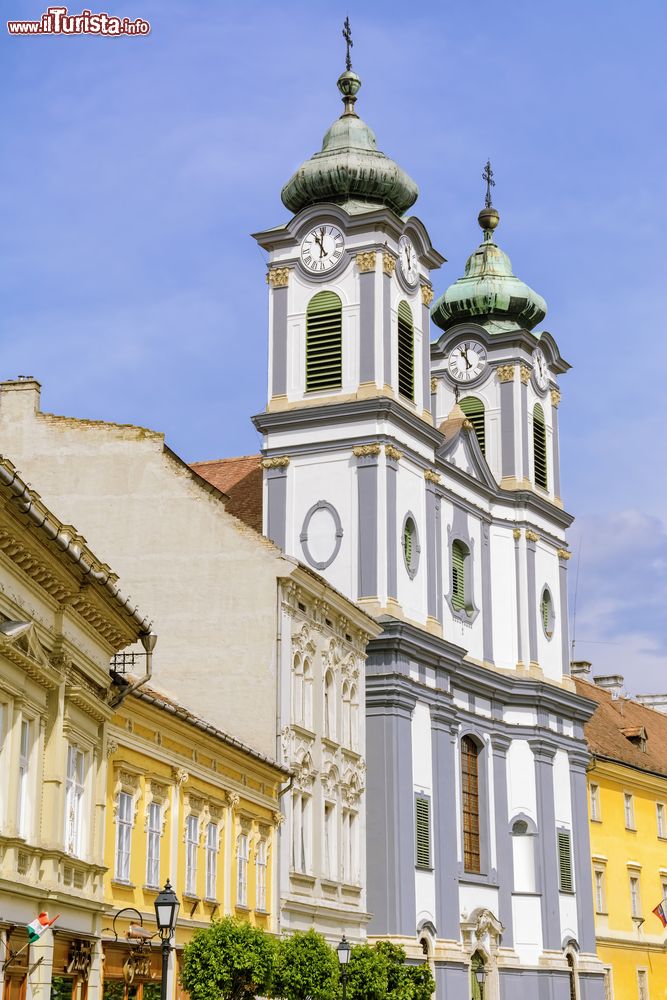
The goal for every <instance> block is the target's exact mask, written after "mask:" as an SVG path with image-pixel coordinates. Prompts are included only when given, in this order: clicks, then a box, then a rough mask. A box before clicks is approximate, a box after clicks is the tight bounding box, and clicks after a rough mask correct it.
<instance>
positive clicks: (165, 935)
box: [155, 879, 181, 1000]
mask: <svg viewBox="0 0 667 1000" xmlns="http://www.w3.org/2000/svg"><path fill="white" fill-rule="evenodd" d="M180 905H181V904H180V903H179V901H178V896H177V895H176V893H175V892H174V890H173V889H172V887H171V882H170V881H169V879H167V881H166V882H165V885H164V889H163V890H162V892H160V893H159V895H158V897H157V899H156V900H155V919H156V921H157V929H158V933H159V935H160V939H161V941H162V982H161V984H160V997H161V1000H167V977H168V975H169V952H170V951H171V937H172V934H173V933H174V928H175V926H176V921H177V919H178V911H179V909H180Z"/></svg>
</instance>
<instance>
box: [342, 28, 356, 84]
mask: <svg viewBox="0 0 667 1000" xmlns="http://www.w3.org/2000/svg"><path fill="white" fill-rule="evenodd" d="M343 38H344V39H345V44H346V46H347V52H346V53H345V68H346V69H347V70H348V72H349V71H350V70H351V69H352V60H351V58H350V49H351V48H352V47H353V46H354V42H353V41H352V28H351V27H350V19H349V17H346V18H345V23H344V25H343Z"/></svg>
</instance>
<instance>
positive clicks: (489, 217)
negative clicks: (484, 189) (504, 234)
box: [477, 205, 500, 232]
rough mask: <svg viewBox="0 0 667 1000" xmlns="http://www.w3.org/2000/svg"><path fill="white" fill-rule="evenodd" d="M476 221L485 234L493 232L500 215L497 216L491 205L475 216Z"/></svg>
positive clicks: (496, 211)
mask: <svg viewBox="0 0 667 1000" xmlns="http://www.w3.org/2000/svg"><path fill="white" fill-rule="evenodd" d="M477 221H478V222H479V224H480V226H481V228H482V229H483V230H484V231H485V232H493V230H494V229H495V228H496V226H497V225H498V223H499V222H500V215H499V214H498V210H497V209H495V208H494V207H493V205H489V207H488V208H483V209H482V211H481V212H480V213H479V215H478V216H477Z"/></svg>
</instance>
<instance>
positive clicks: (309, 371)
mask: <svg viewBox="0 0 667 1000" xmlns="http://www.w3.org/2000/svg"><path fill="white" fill-rule="evenodd" d="M342 383H343V307H342V304H341V301H340V299H339V298H338V296H337V295H336V294H335V293H334V292H318V293H317V295H314V296H313V298H312V299H311V300H310V302H309V303H308V311H307V313H306V391H307V392H317V391H321V390H324V389H340V387H341V385H342Z"/></svg>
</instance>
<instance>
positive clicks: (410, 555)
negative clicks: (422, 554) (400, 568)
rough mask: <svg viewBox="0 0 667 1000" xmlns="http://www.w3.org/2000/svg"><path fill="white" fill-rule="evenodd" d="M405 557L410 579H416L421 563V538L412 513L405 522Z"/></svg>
mask: <svg viewBox="0 0 667 1000" xmlns="http://www.w3.org/2000/svg"><path fill="white" fill-rule="evenodd" d="M403 559H404V560H405V568H406V569H407V571H408V576H409V577H410V579H411V580H412V579H414V576H415V574H416V572H417V567H418V565H419V540H418V536H417V525H416V524H415V519H414V517H413V516H412V514H407V515H406V517H405V521H404V522H403Z"/></svg>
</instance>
